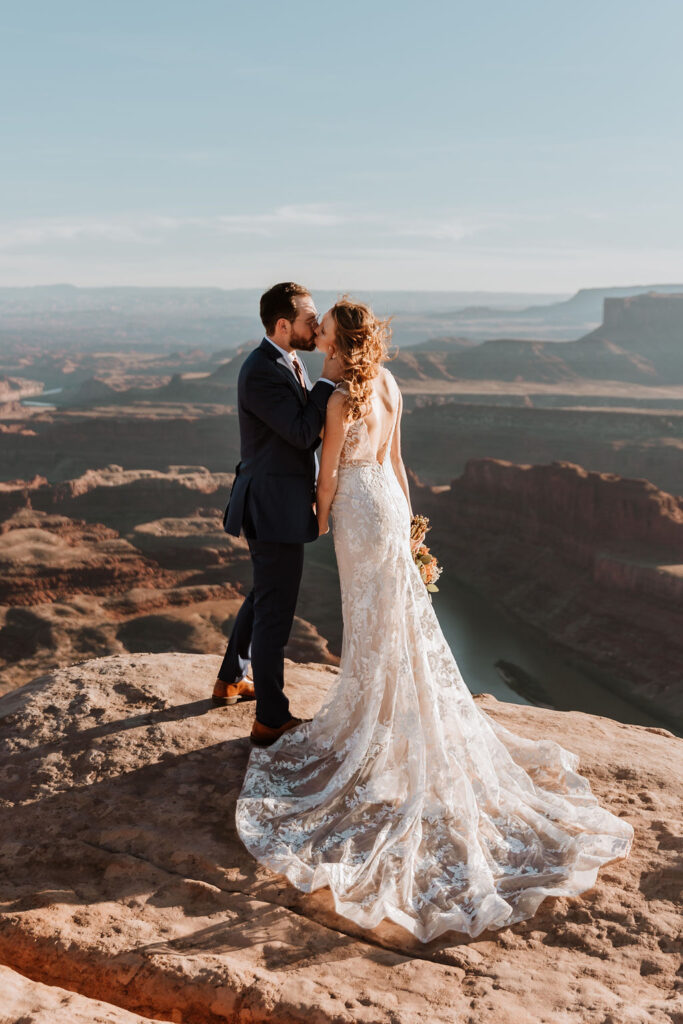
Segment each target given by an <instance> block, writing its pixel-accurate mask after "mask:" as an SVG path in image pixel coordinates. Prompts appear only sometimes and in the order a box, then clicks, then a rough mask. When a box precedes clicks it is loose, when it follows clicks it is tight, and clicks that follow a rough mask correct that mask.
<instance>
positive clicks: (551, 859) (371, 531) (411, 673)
mask: <svg viewBox="0 0 683 1024" xmlns="http://www.w3.org/2000/svg"><path fill="white" fill-rule="evenodd" d="M388 338H389V328H388V324H387V323H386V322H382V321H379V320H377V319H376V318H375V317H374V315H373V313H372V311H371V310H370V309H369V308H368V307H367V306H365V305H362V304H360V303H352V302H350V301H348V300H347V299H343V300H342V301H340V302H338V303H337V304H336V305H335V306H333V308H332V309H330V310H329V311H328V312H327V313H326V314H325V316H324V318H323V320H322V323H321V326H320V328H319V330H318V338H317V345H318V348H319V349H321V350H322V351H323V352H325V353H326V354H329V355H330V356H332V355H334V356H336V358H337V359H339V360H340V361H341V365H342V368H343V371H344V373H343V380H342V383H341V384H340V385H338V386H337V390H336V392H335V393H334V394H333V395H332V397H331V398H330V401H329V404H328V407H327V418H326V422H325V432H324V441H323V447H322V454H321V464H320V474H319V478H318V488H317V514H318V522H319V528H320V533H321V534H324V533H326V532H327V531H328V528H329V527H328V517H329V515H330V513H331V514H332V520H333V526H334V545H335V552H336V556H337V563H338V566H339V579H340V583H341V595H342V611H343V624H344V634H343V642H342V655H341V665H340V670H339V675H338V678H337V680H336V682H335V683H334V684H333V686H332V687H331V689H330V691H329V693H328V695H327V698H326V699H325V702H324V704H323V706H322V708H321V709H320V711H319V712H318V714H317V715H316V716H315V718H314V719H313V720H312V721H308V722H302V724H301V725H299V726H297V727H296V728H294V729H292V730H290V731H289V732H286V733H284V735H282V737H281V738H280V739H279V740H278V741H277V742H276V743H275V744H274V745H273V746H271V747H268V748H265V749H254V750H253V751H252V754H251V759H250V761H249V765H248V768H247V773H246V776H245V780H244V785H243V788H242V792H241V794H240V798H239V800H238V803H237V812H236V819H237V829H238V832H239V835H240V837H241V839H242V841H243V843H244V844H245V846H246V847H247V849H248V850H250V852H251V853H252V854H253V855H254V857H256V858H257V860H259V861H260V862H261V863H262V864H264V865H266V866H267V867H269V868H271V869H272V870H273V871H276V872H279V873H281V874H283V875H286V876H287V878H288V879H289V880H290V882H292V884H293V885H295V886H296V887H297V888H299V889H302V890H304V891H305V892H312V891H314V890H315V889H319V888H321V887H322V886H329V888H330V890H331V892H332V896H333V899H334V905H335V909H336V910H337V912H338V913H339V914H341V915H343V916H344V917H347V918H349V919H350V920H352V921H354V922H356V923H357V924H359V925H361V926H363V927H365V928H373V927H375V926H376V925H378V924H379V922H380V921H381V920H382V919H383V918H389V919H390V920H392V921H394V922H396V923H397V924H399V925H402V926H403V927H404V928H406V929H407V930H408V931H409V932H411V933H412V934H413V935H415V936H416V937H417V938H418V939H420V940H422V941H423V942H427V941H429V940H430V939H434V938H435V937H436V936H438V935H440V934H442V933H443V932H446V931H449V930H453V931H457V932H465V933H467V934H468V935H470V936H473V937H474V936H477V935H479V934H480V933H481V932H482V931H484V930H485V929H490V928H501V927H503V926H505V925H510V924H513V923H514V922H516V921H522V920H524V919H526V918H529V917H531V916H532V915H533V914H534V913H535V911H536V909H537V907H538V906H539V904H540V903H541V901H542V900H543V899H545V897H546V896H575V895H577V894H578V893H581V892H584V891H585V890H586V889H589V888H590V887H591V886H592V885H593V884H594V882H595V879H596V875H597V872H598V868H599V867H600V866H601V865H602V864H605V863H607V862H608V861H611V860H613V859H614V858H617V857H625V856H626V855H627V854H628V852H629V849H630V846H631V841H632V837H633V828H632V827H631V825H629V824H628V822H626V821H624V820H622V819H621V818H618V817H616V816H615V815H613V814H611V813H610V812H609V811H608V810H606V809H604V808H603V807H600V806H599V805H598V803H597V800H596V798H595V797H594V796H593V794H592V793H591V790H590V786H589V784H588V782H587V780H586V779H584V778H583V777H582V776H581V775H579V774H578V773H577V771H576V769H577V765H578V758H577V756H576V755H575V754H573V753H570V752H569V751H567V750H565V749H564V748H563V747H561V746H559V745H558V744H557V743H555V742H554V741H552V740H528V739H524V738H523V737H521V736H517V735H515V734H513V733H512V732H510V731H509V730H508V729H506V728H504V727H503V726H502V725H499V724H498V723H497V722H495V721H494V720H493V719H492V718H489V716H488V715H486V714H485V713H484V712H483V711H481V710H480V709H479V708H478V707H477V705H476V704H475V703H474V701H473V699H472V696H471V694H470V692H469V690H468V689H467V686H466V685H465V683H464V682H463V679H462V677H461V675H460V672H459V670H458V666H457V664H456V662H455V659H454V657H453V655H452V653H451V651H450V648H449V647H448V644H447V643H446V641H445V639H444V637H443V634H442V632H441V629H440V627H439V623H438V620H437V618H436V615H435V613H434V611H433V608H432V605H431V602H430V599H429V595H428V593H427V591H426V588H425V585H424V583H423V582H422V579H421V576H420V573H419V570H418V569H417V567H416V565H415V564H414V561H413V558H412V551H411V540H410V524H411V507H410V494H409V489H408V481H407V478H406V472H405V468H404V465H403V462H402V459H401V441H400V421H401V408H402V400H401V393H400V391H399V388H398V385H397V383H396V381H395V379H394V378H393V376H392V375H391V373H390V372H389V371H388V370H387V369H386V368H385V367H383V365H382V364H383V362H384V361H385V359H386V357H387V342H388Z"/></svg>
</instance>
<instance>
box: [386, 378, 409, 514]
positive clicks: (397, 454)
mask: <svg viewBox="0 0 683 1024" xmlns="http://www.w3.org/2000/svg"><path fill="white" fill-rule="evenodd" d="M402 412H403V396H402V395H401V394H400V393H399V397H398V417H397V420H396V427H395V429H394V437H393V440H392V442H391V465H392V466H393V467H394V473H395V474H396V479H397V480H398V482H399V484H400V485H401V490H402V491H403V493H404V494H405V496H406V501H407V502H408V509H409V511H410V515H411V518H412V515H413V506H412V505H411V503H410V488H409V486H408V474H407V473H406V467H405V466H404V464H403V459H402V458H401V414H402Z"/></svg>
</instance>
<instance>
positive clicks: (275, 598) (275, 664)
mask: <svg viewBox="0 0 683 1024" xmlns="http://www.w3.org/2000/svg"><path fill="white" fill-rule="evenodd" d="M248 543H249V551H250V552H251V562H252V566H253V570H254V578H253V585H252V588H251V590H250V591H249V593H248V594H247V596H246V598H245V599H244V602H243V603H242V607H241V608H240V610H239V612H238V613H237V618H236V619H235V623H234V625H233V627H232V633H231V634H230V641H229V643H228V648H227V650H226V652H225V657H224V658H223V664H222V665H221V667H220V671H219V673H218V678H219V679H222V680H223V681H224V682H226V683H235V682H237V681H238V680H240V679H242V678H243V677H244V675H245V673H246V670H247V668H248V667H249V663H250V662H251V669H252V674H253V677H254V689H255V690H256V718H257V720H258V721H259V722H261V724H262V725H268V726H270V727H271V728H273V729H277V728H278V726H280V725H284V723H285V722H286V721H287V720H288V719H289V718H291V713H290V710H289V701H288V700H287V697H286V696H285V692H284V687H285V676H284V660H285V645H286V644H287V641H288V640H289V634H290V633H291V630H292V622H293V621H294V610H295V608H296V601H297V597H298V594H299V585H300V583H301V573H302V570H303V564H304V546H303V544H280V543H276V542H274V541H266V540H253V539H250V538H248Z"/></svg>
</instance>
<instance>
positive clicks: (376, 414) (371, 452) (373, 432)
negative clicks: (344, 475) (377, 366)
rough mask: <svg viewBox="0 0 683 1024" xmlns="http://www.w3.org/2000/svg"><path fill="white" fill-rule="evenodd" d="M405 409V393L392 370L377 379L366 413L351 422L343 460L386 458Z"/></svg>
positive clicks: (379, 459) (363, 460)
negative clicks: (399, 386) (400, 389)
mask: <svg viewBox="0 0 683 1024" xmlns="http://www.w3.org/2000/svg"><path fill="white" fill-rule="evenodd" d="M400 411H401V396H400V392H399V389H398V386H397V384H396V381H395V380H394V379H393V377H392V376H391V374H390V373H389V371H388V370H385V369H381V370H380V372H379V374H378V376H377V377H376V378H375V380H374V381H373V388H372V394H371V396H370V400H369V409H368V412H367V413H366V415H365V416H362V417H361V419H359V420H354V421H353V422H351V423H350V424H348V428H347V434H346V440H345V443H344V448H343V450H342V454H341V462H342V463H345V464H348V463H350V462H367V461H375V462H378V463H379V464H380V465H381V464H382V463H383V462H384V460H385V458H386V456H387V452H388V450H389V446H390V444H391V439H392V436H393V435H394V430H395V428H396V425H397V423H398V418H399V415H400Z"/></svg>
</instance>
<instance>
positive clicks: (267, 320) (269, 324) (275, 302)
mask: <svg viewBox="0 0 683 1024" xmlns="http://www.w3.org/2000/svg"><path fill="white" fill-rule="evenodd" d="M310 294H311V293H310V292H309V290H308V288H304V287H303V285H300V284H295V283H294V281H283V282H282V283H281V284H274V285H273V287H272V288H269V289H268V291H267V292H264V293H263V295H262V296H261V305H260V308H259V312H260V314H261V323H262V324H263V326H264V327H265V329H266V334H272V333H273V331H274V330H275V325H276V323H277V322H278V320H280V319H284V320H289V322H290V324H291V323H293V322H294V321H295V320H296V316H297V308H296V306H295V305H294V299H295V298H296V296H297V295H310Z"/></svg>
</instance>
